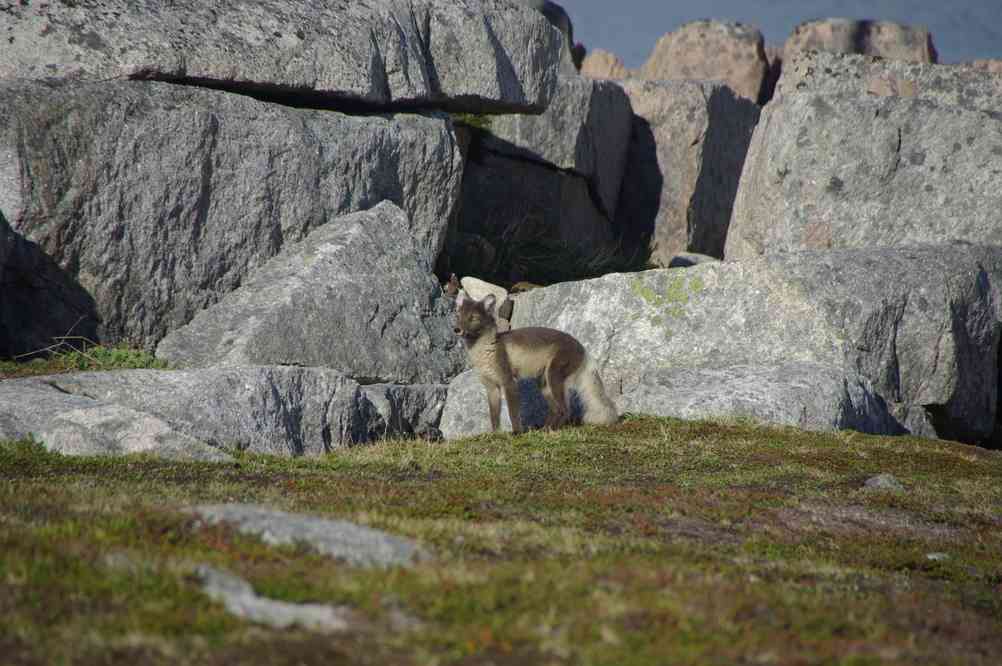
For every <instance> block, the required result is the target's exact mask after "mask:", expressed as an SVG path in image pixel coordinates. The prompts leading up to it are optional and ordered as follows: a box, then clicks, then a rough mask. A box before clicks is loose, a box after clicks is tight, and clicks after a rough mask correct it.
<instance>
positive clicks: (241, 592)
mask: <svg viewBox="0 0 1002 666" xmlns="http://www.w3.org/2000/svg"><path fill="white" fill-rule="evenodd" d="M195 573H196V575H197V576H198V578H199V579H200V580H201V581H202V589H203V590H204V592H205V593H206V594H207V595H208V596H209V598H211V599H212V600H213V601H218V602H219V603H222V604H223V605H224V606H225V607H226V610H227V611H229V612H230V613H232V614H233V615H236V616H237V617H242V618H244V619H246V620H250V621H251V622H257V623H259V624H266V625H268V626H270V627H275V628H276V629H285V628H286V627H291V626H293V625H299V626H301V627H303V628H305V629H312V630H314V631H324V632H334V631H346V630H347V629H348V626H349V623H348V620H349V617H350V613H351V611H350V610H349V609H348V608H347V607H344V606H329V605H327V604H294V603H289V602H286V601H275V600H273V599H267V598H265V597H261V596H258V595H257V594H256V593H255V592H254V589H253V588H252V587H251V586H250V583H248V582H247V581H245V580H244V579H242V578H240V577H238V576H234V575H233V574H231V573H227V572H225V571H220V570H219V569H215V568H213V567H210V566H206V565H202V566H199V567H198V568H197V569H196V571H195Z"/></svg>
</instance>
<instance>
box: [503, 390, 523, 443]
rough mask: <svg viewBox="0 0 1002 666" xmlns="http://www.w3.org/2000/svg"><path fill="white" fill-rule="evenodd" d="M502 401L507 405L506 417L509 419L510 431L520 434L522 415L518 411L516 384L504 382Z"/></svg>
mask: <svg viewBox="0 0 1002 666" xmlns="http://www.w3.org/2000/svg"><path fill="white" fill-rule="evenodd" d="M504 399H505V402H507V403H508V416H509V417H510V418H511V431H512V432H513V433H515V434H518V433H520V432H522V415H521V413H520V410H519V402H518V384H517V383H516V382H514V381H510V382H506V383H505V385H504Z"/></svg>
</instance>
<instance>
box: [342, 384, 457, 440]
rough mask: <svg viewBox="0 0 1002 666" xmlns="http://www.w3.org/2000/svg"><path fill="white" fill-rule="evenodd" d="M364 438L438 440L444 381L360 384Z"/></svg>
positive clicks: (444, 391)
mask: <svg viewBox="0 0 1002 666" xmlns="http://www.w3.org/2000/svg"><path fill="white" fill-rule="evenodd" d="M360 393H361V398H362V401H361V410H360V411H361V414H362V417H363V418H362V423H363V424H364V432H363V433H362V434H363V436H364V438H365V441H376V440H379V439H387V438H412V437H420V438H422V439H441V437H442V433H441V432H440V431H439V429H438V426H439V421H440V420H441V418H442V410H443V409H444V408H445V399H446V395H447V393H448V386H447V385H445V384H369V385H367V386H362V387H360Z"/></svg>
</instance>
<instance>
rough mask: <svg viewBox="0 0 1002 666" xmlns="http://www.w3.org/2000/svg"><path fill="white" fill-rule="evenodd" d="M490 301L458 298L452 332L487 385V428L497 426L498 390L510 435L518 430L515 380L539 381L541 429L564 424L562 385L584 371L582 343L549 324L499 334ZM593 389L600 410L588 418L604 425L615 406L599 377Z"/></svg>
mask: <svg viewBox="0 0 1002 666" xmlns="http://www.w3.org/2000/svg"><path fill="white" fill-rule="evenodd" d="M494 304H495V299H494V297H493V296H488V297H486V298H485V299H484V300H483V301H476V300H473V299H471V298H469V297H466V298H463V299H462V300H460V301H459V308H458V311H457V317H456V321H457V327H456V333H457V334H458V335H461V336H462V338H463V341H464V343H465V344H466V349H467V353H468V354H469V357H470V362H471V364H472V365H473V367H474V368H476V369H477V371H478V373H479V374H480V381H481V382H482V383H483V385H484V388H485V389H487V403H488V407H489V410H490V418H491V429H492V430H497V429H498V427H499V425H500V418H501V393H502V391H503V392H504V397H505V402H507V403H508V415H509V416H510V417H511V423H512V430H514V432H516V433H517V432H521V431H522V422H521V417H520V414H519V400H518V380H520V379H536V380H538V381H539V383H540V388H541V390H542V393H543V397H544V398H546V402H547V404H548V406H549V408H550V409H549V414H548V416H547V418H546V427H548V428H556V427H559V426H561V425H563V424H565V423H566V422H567V420H568V418H569V417H570V409H569V400H568V394H567V389H568V388H569V386H568V383H569V382H570V381H571V380H572V379H576V378H578V377H580V376H581V375H582V374H583V371H584V370H585V369H586V368H585V365H586V362H587V360H588V356H587V354H586V353H585V349H584V347H583V346H582V345H581V343H580V342H578V341H577V340H576V339H575V338H573V337H572V336H570V335H568V334H567V333H564V332H563V331H558V330H556V329H553V328H541V327H530V328H518V329H514V330H511V331H508V332H505V333H499V332H498V330H497V322H496V320H495V319H494V315H493V306H494ZM596 378H597V374H596ZM597 392H598V394H599V397H598V398H597V400H599V401H600V402H602V403H603V404H602V405H601V406H600V411H602V412H603V413H604V416H600V417H599V418H598V419H590V421H591V422H598V423H608V422H610V419H609V416H608V413H609V412H610V411H611V413H612V415H613V419H612V420H614V419H615V407H614V406H613V405H612V403H611V401H609V399H608V398H607V397H606V396H605V393H604V389H602V387H601V379H597ZM595 393H596V391H595V390H594V389H593V390H591V391H590V392H589V396H587V398H588V399H586V400H585V403H586V404H585V407H586V408H588V409H591V406H590V405H589V404H588V402H589V401H591V402H594V401H595V400H596V398H593V397H591V396H592V395H593V394H595ZM586 420H589V419H586Z"/></svg>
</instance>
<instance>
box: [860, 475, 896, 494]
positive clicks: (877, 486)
mask: <svg viewBox="0 0 1002 666" xmlns="http://www.w3.org/2000/svg"><path fill="white" fill-rule="evenodd" d="M864 487H865V488H866V489H867V490H884V491H888V492H894V493H901V492H904V490H905V487H904V486H903V485H901V482H900V481H898V480H897V478H896V477H895V476H894V475H893V474H878V475H876V476H872V477H870V478H869V479H867V480H866V483H865V484H864Z"/></svg>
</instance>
